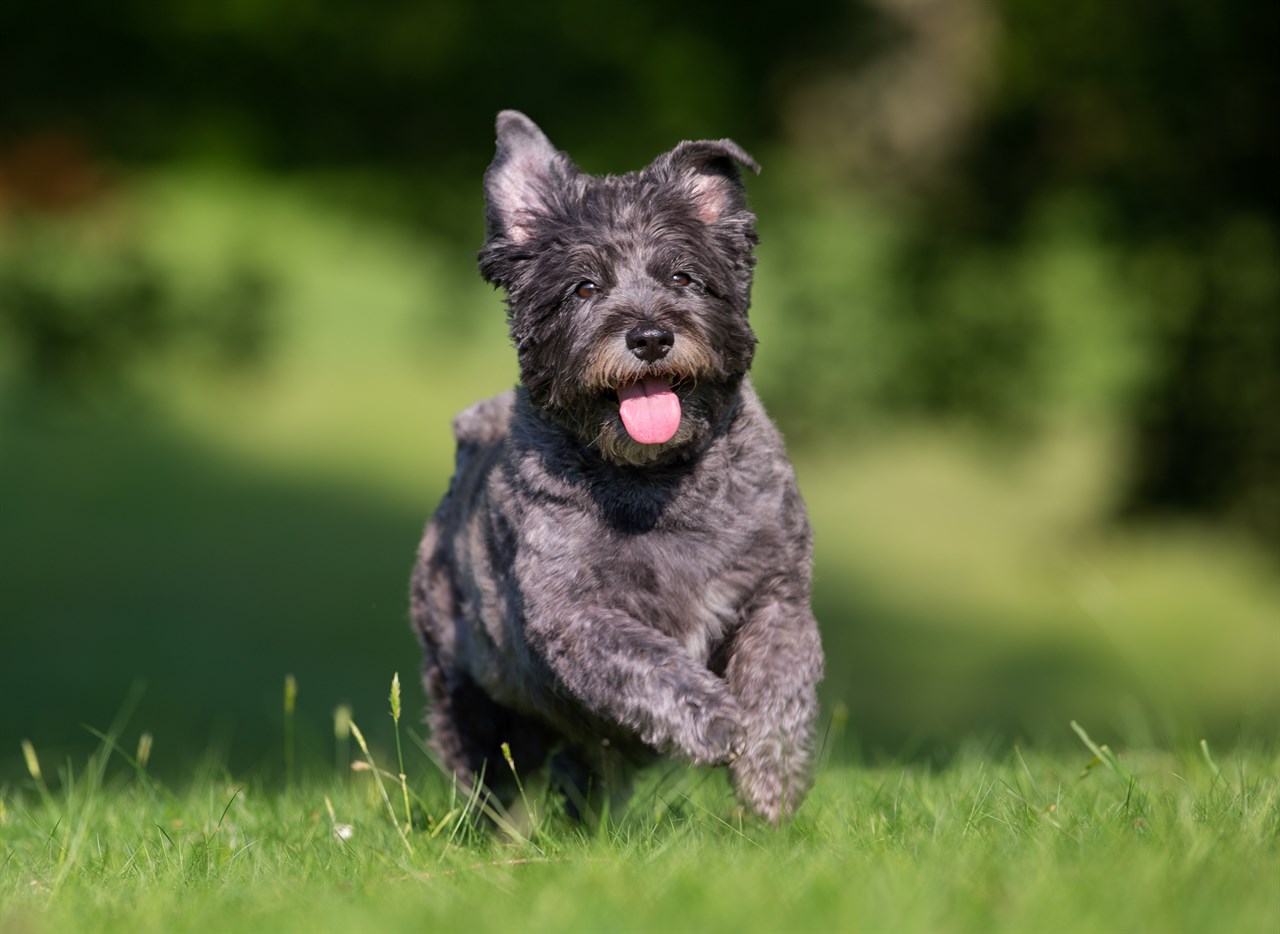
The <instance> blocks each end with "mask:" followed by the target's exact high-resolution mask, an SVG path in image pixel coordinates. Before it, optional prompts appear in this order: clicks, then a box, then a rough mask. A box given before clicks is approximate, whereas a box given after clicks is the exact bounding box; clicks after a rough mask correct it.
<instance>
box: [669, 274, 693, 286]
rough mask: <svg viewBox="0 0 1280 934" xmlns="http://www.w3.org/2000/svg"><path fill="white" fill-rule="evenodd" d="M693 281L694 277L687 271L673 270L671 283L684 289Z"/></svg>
mask: <svg viewBox="0 0 1280 934" xmlns="http://www.w3.org/2000/svg"><path fill="white" fill-rule="evenodd" d="M692 281H693V277H692V276H690V275H689V274H688V273H687V272H673V273H672V274H671V284H672V285H675V286H679V287H680V288H682V289H683V288H684V287H685V286H686V285H688V284H689V283H690V282H692Z"/></svg>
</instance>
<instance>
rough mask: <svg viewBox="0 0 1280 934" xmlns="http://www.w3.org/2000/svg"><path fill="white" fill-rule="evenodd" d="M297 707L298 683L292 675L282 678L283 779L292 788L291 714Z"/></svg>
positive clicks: (292, 748) (292, 747) (292, 749)
mask: <svg viewBox="0 0 1280 934" xmlns="http://www.w3.org/2000/svg"><path fill="white" fill-rule="evenodd" d="M297 706H298V681H297V679H296V678H294V676H293V675H285V676H284V779H285V782H286V783H288V785H289V787H291V788H292V787H293V763H294V745H293V714H294V710H295V709H296V708H297Z"/></svg>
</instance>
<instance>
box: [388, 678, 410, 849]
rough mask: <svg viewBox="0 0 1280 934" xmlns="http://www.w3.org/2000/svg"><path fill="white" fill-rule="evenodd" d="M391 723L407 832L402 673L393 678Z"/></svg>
mask: <svg viewBox="0 0 1280 934" xmlns="http://www.w3.org/2000/svg"><path fill="white" fill-rule="evenodd" d="M391 722H392V723H393V724H395V733H396V764H397V765H399V766H400V791H401V792H402V793H403V794H404V827H405V830H406V831H407V830H409V829H411V828H412V827H413V820H412V819H411V817H410V815H409V782H408V779H406V778H405V773H404V752H403V751H402V750H401V749H400V672H398V671H397V672H396V673H395V674H394V675H392V676H391Z"/></svg>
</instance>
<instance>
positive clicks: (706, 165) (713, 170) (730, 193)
mask: <svg viewBox="0 0 1280 934" xmlns="http://www.w3.org/2000/svg"><path fill="white" fill-rule="evenodd" d="M739 165H744V166H746V167H747V168H748V169H750V170H751V171H752V172H755V173H756V174H757V175H758V174H760V166H759V165H757V164H756V160H755V159H752V158H751V157H750V156H749V155H747V153H746V151H745V150H744V149H743V148H742V147H741V146H739V145H738V144H737V143H735V142H734V141H733V140H731V139H720V140H698V141H696V142H684V143H681V144H680V145H679V146H677V147H676V148H675V149H673V150H671V152H669V153H667V154H666V155H664V156H659V157H658V159H657V160H656V161H655V162H654V167H655V168H657V167H659V166H661V167H662V168H664V169H666V170H667V171H668V172H670V173H672V174H673V175H675V176H677V177H678V176H684V177H685V178H686V180H687V183H688V185H689V192H690V195H691V197H692V198H693V201H694V204H695V207H696V210H697V214H698V218H699V219H700V220H701V221H702V222H703V223H706V224H714V223H715V222H716V221H718V220H720V219H721V218H722V217H726V216H727V215H730V214H735V213H737V212H739V211H745V210H747V195H746V189H745V188H744V187H743V184H742V174H741V173H740V172H739V171H738V166H739Z"/></svg>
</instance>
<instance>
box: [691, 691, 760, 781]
mask: <svg viewBox="0 0 1280 934" xmlns="http://www.w3.org/2000/svg"><path fill="white" fill-rule="evenodd" d="M695 728H696V740H697V742H696V745H695V747H694V748H693V749H691V750H690V753H691V754H692V756H691V757H692V759H693V762H694V764H695V765H725V764H726V763H729V762H733V761H734V760H736V759H737V758H738V757H739V756H741V755H742V753H743V750H745V749H746V746H747V729H746V726H744V725H743V721H742V712H741V711H740V710H739V709H738V705H737V703H736V702H735V701H733V699H732V698H730V699H728V700H726V701H720V702H718V703H715V704H713V705H707V706H703V707H701V708H700V709H699V710H698V711H697V715H696V718H695Z"/></svg>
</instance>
